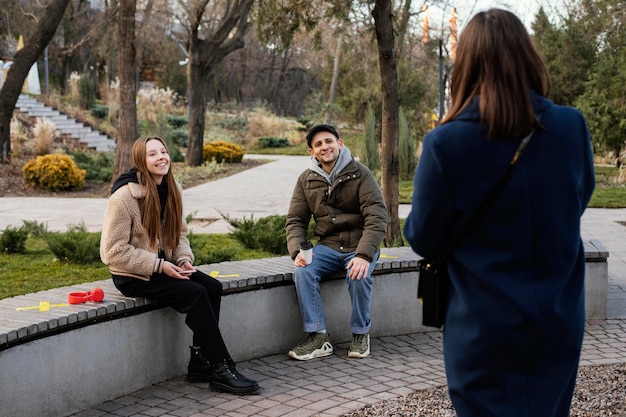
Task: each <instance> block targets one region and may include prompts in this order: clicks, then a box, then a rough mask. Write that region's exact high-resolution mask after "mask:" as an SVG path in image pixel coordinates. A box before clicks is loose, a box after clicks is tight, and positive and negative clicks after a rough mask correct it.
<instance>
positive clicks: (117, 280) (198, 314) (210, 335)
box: [113, 271, 230, 362]
mask: <svg viewBox="0 0 626 417" xmlns="http://www.w3.org/2000/svg"><path fill="white" fill-rule="evenodd" d="M113 283H114V284H115V286H116V287H117V289H118V290H120V292H121V293H122V294H124V295H125V296H127V297H145V298H149V299H151V300H154V301H156V302H158V303H161V304H164V305H167V306H170V307H172V308H173V309H175V310H176V311H178V312H179V313H185V314H187V317H186V319H185V323H186V324H187V326H189V328H190V329H191V330H192V331H193V344H194V346H200V347H201V348H202V351H203V352H204V354H205V355H206V357H207V359H209V361H212V362H219V361H221V360H223V359H228V358H230V355H229V353H228V349H227V348H226V344H225V343H224V339H223V338H222V333H221V332H220V329H219V326H218V324H219V318H220V305H221V301H222V284H221V283H220V282H219V281H218V280H216V279H214V278H212V277H210V276H208V275H207V274H205V273H203V272H200V271H196V272H194V273H193V274H191V276H190V277H189V280H181V279H176V278H172V277H169V276H167V275H165V274H153V275H152V276H151V277H150V281H142V280H140V279H137V278H130V277H124V276H119V275H113Z"/></svg>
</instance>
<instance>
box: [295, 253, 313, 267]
mask: <svg viewBox="0 0 626 417" xmlns="http://www.w3.org/2000/svg"><path fill="white" fill-rule="evenodd" d="M313 256H315V255H313ZM293 264H294V265H295V266H299V267H301V268H302V267H305V266H307V265H308V264H307V263H306V260H305V259H304V256H302V254H301V253H298V255H296V259H294V260H293Z"/></svg>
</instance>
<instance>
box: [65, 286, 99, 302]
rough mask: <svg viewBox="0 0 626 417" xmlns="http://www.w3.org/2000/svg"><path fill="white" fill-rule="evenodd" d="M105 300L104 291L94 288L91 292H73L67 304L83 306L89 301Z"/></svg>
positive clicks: (68, 297)
mask: <svg viewBox="0 0 626 417" xmlns="http://www.w3.org/2000/svg"><path fill="white" fill-rule="evenodd" d="M102 300H104V291H102V289H101V288H94V289H93V290H91V291H78V292H71V293H69V295H68V296H67V302H68V303H70V304H82V303H86V302H87V301H102Z"/></svg>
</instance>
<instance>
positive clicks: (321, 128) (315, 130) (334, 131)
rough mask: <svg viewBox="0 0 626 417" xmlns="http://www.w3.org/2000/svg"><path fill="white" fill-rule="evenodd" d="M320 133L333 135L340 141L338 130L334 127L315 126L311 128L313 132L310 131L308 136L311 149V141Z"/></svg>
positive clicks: (307, 141)
mask: <svg viewBox="0 0 626 417" xmlns="http://www.w3.org/2000/svg"><path fill="white" fill-rule="evenodd" d="M319 132H329V133H332V134H333V135H334V136H335V137H336V138H337V139H339V134H338V133H337V129H335V128H334V127H333V126H331V125H325V124H321V125H315V126H313V127H312V128H311V130H309V133H307V134H306V144H307V145H309V148H310V147H311V140H313V136H315V134H316V133H319Z"/></svg>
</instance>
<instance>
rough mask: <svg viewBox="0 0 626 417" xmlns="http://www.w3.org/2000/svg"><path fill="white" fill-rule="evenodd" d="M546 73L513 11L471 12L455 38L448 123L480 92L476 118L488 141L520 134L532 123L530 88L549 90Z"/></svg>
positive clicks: (524, 132)
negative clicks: (478, 111)
mask: <svg viewBox="0 0 626 417" xmlns="http://www.w3.org/2000/svg"><path fill="white" fill-rule="evenodd" d="M551 88H552V84H551V80H550V74H549V73H548V70H547V68H546V66H545V64H544V62H543V60H542V59H541V56H540V55H539V53H538V52H537V50H536V49H535V46H534V45H533V43H532V40H531V38H530V36H529V35H528V32H527V31H526V28H525V27H524V25H523V24H522V22H521V21H520V20H519V19H518V18H517V16H515V15H514V14H513V13H511V12H508V11H506V10H502V9H495V8H494V9H489V10H487V11H486V12H480V13H478V14H476V15H475V16H474V17H473V18H472V19H471V20H470V21H469V22H468V24H467V26H466V27H465V29H464V30H463V32H462V33H461V35H460V37H459V43H458V46H457V55H456V62H455V64H454V69H453V72H452V77H451V82H450V91H451V96H452V104H451V106H450V110H449V112H448V114H447V115H446V117H445V119H444V121H443V123H447V122H450V121H452V120H453V119H454V118H455V117H457V116H458V115H459V113H461V112H462V111H463V110H464V109H465V108H466V107H467V106H468V105H469V104H470V102H471V101H472V99H473V98H474V97H475V96H477V95H478V96H480V104H479V109H480V119H481V121H482V122H483V123H484V124H485V125H486V126H487V127H488V129H489V130H488V134H487V138H488V139H490V140H491V139H493V138H495V137H507V138H508V137H511V138H512V137H521V136H525V135H526V134H528V133H529V132H530V131H531V129H532V127H533V125H534V124H535V115H534V113H533V108H532V104H531V98H530V91H529V90H530V89H533V90H535V92H536V93H538V94H541V95H542V96H544V97H545V96H547V95H548V94H550V89H551Z"/></svg>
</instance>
